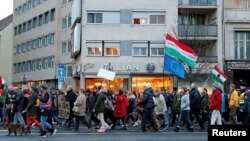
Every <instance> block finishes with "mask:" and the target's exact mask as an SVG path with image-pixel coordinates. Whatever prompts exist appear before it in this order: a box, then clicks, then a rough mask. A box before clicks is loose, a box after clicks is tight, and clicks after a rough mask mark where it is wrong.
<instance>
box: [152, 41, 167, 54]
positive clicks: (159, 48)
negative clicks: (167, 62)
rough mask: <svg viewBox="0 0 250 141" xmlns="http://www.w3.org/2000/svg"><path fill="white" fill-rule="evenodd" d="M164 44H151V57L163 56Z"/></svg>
mask: <svg viewBox="0 0 250 141" xmlns="http://www.w3.org/2000/svg"><path fill="white" fill-rule="evenodd" d="M163 55H164V44H163V43H150V56H163Z"/></svg>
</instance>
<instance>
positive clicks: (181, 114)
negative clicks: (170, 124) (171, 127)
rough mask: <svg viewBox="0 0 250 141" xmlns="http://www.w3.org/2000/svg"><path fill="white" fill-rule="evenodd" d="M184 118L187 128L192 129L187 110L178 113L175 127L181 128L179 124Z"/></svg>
mask: <svg viewBox="0 0 250 141" xmlns="http://www.w3.org/2000/svg"><path fill="white" fill-rule="evenodd" d="M183 118H185V121H186V122H187V127H188V128H193V125H192V122H191V119H190V116H189V110H183V111H181V112H180V115H179V119H178V124H177V127H178V128H180V127H181V122H182V121H183V120H182V119H183Z"/></svg>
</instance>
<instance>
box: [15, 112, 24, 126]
mask: <svg viewBox="0 0 250 141" xmlns="http://www.w3.org/2000/svg"><path fill="white" fill-rule="evenodd" d="M18 121H19V122H20V124H22V125H25V122H24V119H23V113H22V112H16V113H15V115H14V123H17V122H18Z"/></svg>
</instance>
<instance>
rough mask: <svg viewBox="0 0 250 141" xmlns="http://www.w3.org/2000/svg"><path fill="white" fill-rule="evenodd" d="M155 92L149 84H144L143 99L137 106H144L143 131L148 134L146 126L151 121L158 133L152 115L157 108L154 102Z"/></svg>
mask: <svg viewBox="0 0 250 141" xmlns="http://www.w3.org/2000/svg"><path fill="white" fill-rule="evenodd" d="M153 95H154V92H153V90H152V88H151V87H150V85H149V84H147V83H145V84H144V91H143V98H142V100H140V101H139V102H138V103H137V105H143V112H142V123H141V131H142V132H146V130H147V129H146V125H147V122H148V121H150V122H151V124H152V125H153V128H154V130H155V131H158V127H157V125H155V124H154V122H153V120H152V118H151V115H152V112H153V109H154V107H155V103H154V100H153Z"/></svg>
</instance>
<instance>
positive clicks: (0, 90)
mask: <svg viewBox="0 0 250 141" xmlns="http://www.w3.org/2000/svg"><path fill="white" fill-rule="evenodd" d="M8 93H9V89H8V84H7V83H6V81H5V80H4V79H3V78H2V76H0V96H1V97H2V99H3V101H5V99H6V96H7V95H8Z"/></svg>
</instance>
